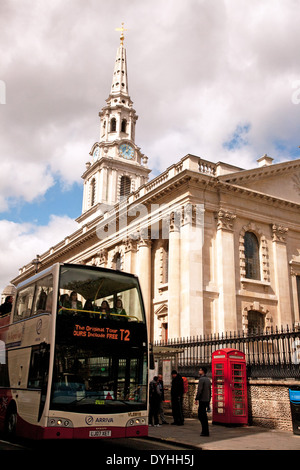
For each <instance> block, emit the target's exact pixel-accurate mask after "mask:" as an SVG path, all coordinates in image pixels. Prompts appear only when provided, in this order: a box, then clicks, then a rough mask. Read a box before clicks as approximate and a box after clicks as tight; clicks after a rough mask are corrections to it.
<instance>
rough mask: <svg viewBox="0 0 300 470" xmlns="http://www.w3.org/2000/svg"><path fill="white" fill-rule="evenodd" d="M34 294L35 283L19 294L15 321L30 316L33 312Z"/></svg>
mask: <svg viewBox="0 0 300 470" xmlns="http://www.w3.org/2000/svg"><path fill="white" fill-rule="evenodd" d="M33 296H34V285H31V286H28V287H25V288H24V289H22V290H20V291H19V292H18V295H17V302H16V307H15V311H14V321H19V320H23V319H24V318H28V317H29V316H30V314H31V308H32V302H33Z"/></svg>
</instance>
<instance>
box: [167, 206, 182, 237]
mask: <svg viewBox="0 0 300 470" xmlns="http://www.w3.org/2000/svg"><path fill="white" fill-rule="evenodd" d="M180 220H181V210H179V209H178V210H176V211H173V212H171V213H170V225H169V232H179V230H180Z"/></svg>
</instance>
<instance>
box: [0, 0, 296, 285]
mask: <svg viewBox="0 0 300 470" xmlns="http://www.w3.org/2000/svg"><path fill="white" fill-rule="evenodd" d="M299 7H300V0H284V1H282V0H252V1H251V2H249V0H213V1H210V0H186V1H175V0H165V1H163V2H162V1H161V0H143V1H141V0H112V1H110V2H108V1H107V2H105V1H99V0H86V1H85V2H83V1H82V0H65V1H64V2H62V1H61V0H52V1H49V0H45V1H43V2H36V1H33V0H22V2H20V1H19V0H10V1H9V2H3V1H2V2H0V42H1V71H0V80H2V81H3V82H4V83H5V85H6V104H5V105H1V104H0V123H1V124H0V211H3V210H7V209H9V208H10V207H17V206H16V204H17V203H22V202H23V201H27V202H31V201H34V200H36V198H41V197H42V196H43V195H45V194H46V191H47V189H49V188H50V187H51V186H53V184H54V183H55V181H56V180H57V178H59V179H60V182H61V184H63V185H64V186H65V187H67V188H68V187H70V186H71V185H72V184H73V182H78V181H80V177H81V174H82V173H83V172H84V170H85V163H86V161H87V160H88V159H89V158H90V157H89V151H90V149H91V147H92V145H93V143H94V142H95V141H97V140H98V138H99V117H98V112H99V111H100V110H101V108H102V107H103V106H104V105H105V99H106V98H107V97H108V94H109V91H110V85H111V79H112V74H113V66H114V59H115V54H116V50H117V47H118V45H119V39H118V33H116V32H115V31H114V29H115V28H116V27H118V26H120V23H121V22H122V21H124V22H125V27H126V28H127V29H128V32H126V34H125V46H126V48H127V58H128V76H129V91H130V95H131V98H132V100H133V101H134V108H135V109H136V111H137V114H138V115H139V120H138V122H137V132H136V143H137V145H138V146H140V147H141V150H142V152H144V153H145V154H146V155H147V156H148V157H149V161H148V164H149V167H150V168H153V170H154V171H153V173H154V174H157V172H158V171H163V170H165V169H166V168H167V167H168V166H169V165H171V164H173V163H175V162H177V161H178V160H179V159H180V158H182V157H183V156H184V155H185V154H187V153H192V154H195V155H199V156H201V157H202V158H204V159H207V160H211V161H216V162H217V161H227V162H229V163H232V164H236V165H238V166H241V167H244V168H248V167H251V166H253V165H254V164H255V161H256V159H257V158H259V157H260V156H261V155H263V154H264V153H268V154H269V155H270V156H272V157H273V158H275V161H278V160H282V159H290V158H296V157H298V156H300V154H299V155H298V154H297V148H298V145H300V142H299V121H300V117H299V115H300V104H293V102H292V96H293V94H295V88H294V87H293V84H295V82H297V81H299V80H300V62H299V59H298V55H299V54H298V47H299V43H300V28H299ZM245 126H246V127H247V133H246V135H245V134H244V135H243V139H242V140H239V142H240V145H239V146H234V145H232V146H230V145H224V144H226V143H227V144H228V142H230V141H232V139H233V137H234V136H235V134H236V132H237V130H238V129H242V128H245ZM12 202H13V203H14V206H12ZM78 209H79V212H80V208H78ZM45 210H46V204H45ZM6 218H9V215H7V214H6ZM2 223H3V224H6V226H5V227H6V229H7V230H8V232H7V235H5V234H4V235H3V231H2V237H4V238H3V240H2V243H1V246H3V247H4V248H3V251H4V250H5V247H6V246H7V245H9V246H11V244H12V243H13V242H14V240H15V243H16V246H15V247H13V248H14V253H15V257H14V259H17V257H19V261H18V267H19V265H21V264H22V263H27V262H28V259H29V258H30V257H31V254H30V255H29V254H27V253H26V250H23V249H21V248H18V247H19V246H23V245H22V244H23V243H25V242H26V243H28V244H29V245H30V243H31V240H30V238H31V237H32V238H33V240H36V236H37V234H38V233H39V229H38V227H37V226H36V227H34V229H32V230H31V232H30V229H29V231H27V229H26V228H25V231H24V232H23V231H22V230H24V227H23V226H18V225H16V226H14V228H13V229H11V227H10V225H9V221H8V220H7V221H2ZM10 229H11V230H12V232H11V231H10ZM54 232H55V231H54ZM55 233H58V232H55ZM43 238H44V240H45V244H44V245H43V246H44V249H45V250H46V249H48V247H49V246H50V245H53V240H52V238H51V237H50V236H49V238H47V236H46V234H45V235H44V237H43ZM30 246H33V247H34V246H35V244H34V243H33V245H30ZM38 246H39V245H38ZM34 251H36V250H34ZM40 251H42V247H41V248H40ZM30 253H31V252H30ZM35 254H36V253H33V255H32V256H35ZM3 260H5V263H4V262H3V264H2V265H3V266H10V258H9V257H8V258H7V257H5V258H3ZM23 260H24V261H23ZM5 269H6V268H5ZM5 269H4V270H5ZM14 269H15V270H16V268H14ZM5 282H6V281H5Z"/></svg>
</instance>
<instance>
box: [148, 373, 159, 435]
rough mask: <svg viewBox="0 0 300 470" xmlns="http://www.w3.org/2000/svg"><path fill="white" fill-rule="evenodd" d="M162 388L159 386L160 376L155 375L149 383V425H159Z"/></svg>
mask: <svg viewBox="0 0 300 470" xmlns="http://www.w3.org/2000/svg"><path fill="white" fill-rule="evenodd" d="M160 400H161V398H160V388H159V386H158V377H157V376H155V377H153V380H151V382H150V384H149V426H152V425H153V424H152V423H153V419H154V426H159V421H158V414H159V405H160Z"/></svg>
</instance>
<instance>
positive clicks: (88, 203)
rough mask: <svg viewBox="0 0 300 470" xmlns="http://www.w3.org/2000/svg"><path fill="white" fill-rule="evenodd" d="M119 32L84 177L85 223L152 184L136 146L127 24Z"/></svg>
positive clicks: (143, 157)
mask: <svg viewBox="0 0 300 470" xmlns="http://www.w3.org/2000/svg"><path fill="white" fill-rule="evenodd" d="M117 31H121V36H120V45H119V48H118V50H117V56H116V61H115V66H114V74H113V81H112V85H111V90H110V94H109V97H108V98H107V100H106V106H104V107H103V108H102V110H101V111H100V113H99V117H100V139H99V141H98V142H95V143H94V145H93V146H92V149H91V151H90V155H91V156H92V162H88V163H87V166H86V171H85V172H84V174H83V175H82V178H83V179H84V190H83V204H82V215H81V216H80V217H79V218H78V222H80V223H82V224H83V223H86V222H87V221H88V220H92V218H94V217H95V216H97V214H98V215H99V213H100V212H101V211H104V210H106V209H105V208H107V207H113V206H114V205H115V204H116V203H118V202H119V201H121V200H122V199H124V198H126V197H127V196H128V195H129V193H130V192H132V191H136V190H137V189H138V188H139V187H140V186H141V185H143V184H145V183H146V182H147V181H148V175H149V173H150V171H151V170H150V169H148V166H147V160H148V158H147V157H146V156H145V155H144V154H143V153H142V152H141V149H140V148H139V147H138V146H137V145H136V143H135V125H136V121H137V119H138V116H137V114H136V111H135V110H134V109H133V107H132V105H133V102H132V101H131V99H130V96H129V93H128V79H127V63H126V50H125V47H124V31H126V30H125V29H124V25H123V23H122V28H118V29H117ZM96 208H98V209H96ZM99 211H100V212H99Z"/></svg>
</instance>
